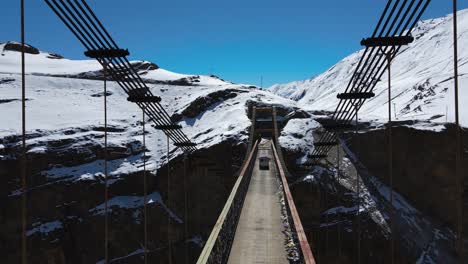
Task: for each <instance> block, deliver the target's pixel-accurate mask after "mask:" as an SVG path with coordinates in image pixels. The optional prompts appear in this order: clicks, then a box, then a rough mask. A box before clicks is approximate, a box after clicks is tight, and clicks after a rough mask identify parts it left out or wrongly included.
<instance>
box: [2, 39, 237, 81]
mask: <svg viewBox="0 0 468 264" xmlns="http://www.w3.org/2000/svg"><path fill="white" fill-rule="evenodd" d="M20 51H21V44H20V43H18V42H14V41H9V42H6V43H0V73H20V72H21V63H20V62H21V53H20ZM25 51H26V54H25V60H26V73H27V74H34V75H49V76H67V77H75V78H84V79H93V78H99V76H100V75H102V73H101V69H102V66H101V65H100V64H99V63H98V62H97V61H96V60H70V59H66V58H63V57H62V56H60V55H58V54H55V53H49V52H46V51H41V50H39V49H37V48H35V47H33V46H31V45H26V50H25ZM131 64H132V65H133V67H134V68H135V69H136V70H137V72H138V73H139V74H140V76H141V77H142V78H143V79H144V80H148V81H149V82H151V81H153V82H175V84H184V85H225V84H228V82H226V81H224V80H222V79H220V78H218V77H216V76H206V75H192V74H180V73H175V72H171V71H168V70H165V69H161V68H159V66H158V65H156V64H154V63H152V62H149V61H131Z"/></svg>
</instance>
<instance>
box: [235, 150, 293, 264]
mask: <svg viewBox="0 0 468 264" xmlns="http://www.w3.org/2000/svg"><path fill="white" fill-rule="evenodd" d="M260 157H268V158H270V169H269V170H260V169H259V158H260ZM276 174H277V170H276V167H275V163H274V157H273V154H272V151H271V143H270V141H267V142H262V144H261V145H260V146H259V150H258V153H257V157H256V159H255V167H254V169H253V172H252V179H251V182H250V185H249V188H248V191H247V196H246V198H245V201H244V206H243V208H242V212H241V216H240V219H239V223H238V226H237V230H236V235H235V237H234V243H233V245H232V249H231V254H230V256H229V261H228V263H229V264H237V263H242V264H249V263H269V264H275V263H288V260H287V258H286V250H285V249H284V239H285V237H284V235H283V233H282V232H281V231H282V230H283V223H282V220H281V207H280V204H279V197H278V194H277V192H278V190H279V186H278V176H277V175H276Z"/></svg>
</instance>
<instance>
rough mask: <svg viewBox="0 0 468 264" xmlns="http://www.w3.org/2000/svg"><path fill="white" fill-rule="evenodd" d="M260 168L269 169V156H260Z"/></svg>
mask: <svg viewBox="0 0 468 264" xmlns="http://www.w3.org/2000/svg"><path fill="white" fill-rule="evenodd" d="M258 164H259V166H260V170H269V169H270V158H268V157H260V162H259V163H258Z"/></svg>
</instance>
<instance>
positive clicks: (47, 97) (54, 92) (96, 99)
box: [0, 42, 297, 157]
mask: <svg viewBox="0 0 468 264" xmlns="http://www.w3.org/2000/svg"><path fill="white" fill-rule="evenodd" d="M19 49H20V44H18V43H15V42H7V43H2V44H0V113H2V115H1V124H0V138H4V137H7V136H12V135H16V134H20V131H21V101H20V98H21V78H20V75H19V73H20V71H21V67H20V52H18V50H19ZM27 52H28V53H27V54H26V73H27V75H26V96H27V100H28V102H27V115H26V125H27V131H28V133H34V132H37V131H41V133H40V134H41V137H42V140H45V141H47V140H48V138H47V137H48V136H51V137H54V138H57V137H68V136H67V135H65V134H62V132H64V131H67V130H69V129H78V128H85V127H94V126H99V125H101V124H102V122H103V120H102V119H103V105H102V98H101V97H102V91H103V90H102V89H103V84H102V81H101V80H99V78H100V77H101V76H102V73H101V71H100V70H101V66H100V65H99V64H98V63H97V62H96V61H93V60H69V59H66V58H63V57H62V56H60V55H57V54H53V53H49V52H44V51H40V50H38V49H36V48H34V47H32V46H28V49H27ZM131 63H132V64H133V65H134V66H135V68H136V69H137V70H138V72H139V74H140V75H141V76H142V78H143V79H144V80H145V81H146V82H147V83H148V85H149V87H150V89H151V90H152V92H153V93H154V94H155V95H158V96H160V97H161V98H162V105H163V106H165V108H166V110H167V111H168V113H169V115H171V116H172V117H173V119H175V121H177V122H178V123H179V124H180V125H182V126H183V130H184V132H185V133H186V134H187V135H188V137H189V138H192V139H193V141H194V142H196V143H198V144H199V147H200V148H206V147H209V146H212V145H213V144H217V143H219V142H220V141H223V140H226V139H228V138H235V140H236V141H238V142H242V141H246V140H247V137H248V133H247V132H248V127H249V126H250V120H249V118H248V116H247V107H246V105H247V104H248V102H250V101H256V102H259V103H262V102H263V103H265V104H277V105H282V106H283V107H290V108H294V107H295V105H296V102H295V101H293V100H289V99H285V98H283V97H280V96H277V95H274V94H272V93H270V92H269V91H263V90H260V89H256V88H255V87H253V86H249V85H244V84H233V83H230V82H227V81H224V80H222V79H220V78H218V77H216V76H204V75H187V74H179V73H174V72H170V71H167V70H164V69H161V68H159V67H158V66H157V65H156V64H154V63H150V62H147V61H133V62H131ZM108 92H109V93H110V94H111V95H110V96H109V99H108V107H109V108H108V109H109V122H110V124H111V125H114V126H116V127H125V128H128V130H127V133H123V134H122V135H121V137H112V138H110V140H111V142H112V141H113V140H114V141H115V144H117V145H119V144H120V145H121V144H123V142H128V141H129V140H130V138H133V139H134V140H137V139H136V138H135V137H139V136H138V134H139V133H137V132H138V131H139V129H141V128H139V127H138V126H136V124H137V122H138V121H140V119H141V111H140V109H139V108H138V107H137V106H136V105H135V104H132V103H129V102H127V100H126V98H127V95H126V94H125V92H124V91H123V90H122V89H121V88H120V87H119V86H118V85H117V84H116V83H114V82H109V84H108ZM296 123H297V122H296ZM295 125H297V124H295ZM150 129H151V128H150ZM60 131H62V132H60ZM150 132H151V133H150V134H149V140H150V142H151V140H154V141H157V142H159V143H160V144H162V145H159V144H157V145H154V147H151V149H155V150H161V151H162V150H163V149H164V144H165V142H164V140H161V139H162V138H164V137H163V134H161V133H162V132H160V131H156V130H154V131H150ZM129 134H130V135H133V136H131V137H130V138H129ZM152 137H154V139H153V138H152ZM156 139H158V140H156ZM295 147H296V146H295ZM151 154H152V155H153V156H156V157H158V156H160V155H162V154H163V153H162V152H161V153H151Z"/></svg>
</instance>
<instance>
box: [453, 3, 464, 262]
mask: <svg viewBox="0 0 468 264" xmlns="http://www.w3.org/2000/svg"><path fill="white" fill-rule="evenodd" d="M452 7H453V19H452V20H453V74H454V77H453V78H454V99H455V126H456V127H455V133H456V147H455V152H456V153H455V183H456V188H457V198H458V199H457V200H458V201H457V225H458V226H457V245H456V248H457V251H458V255H459V260H460V263H463V262H464V251H463V246H464V243H463V188H464V178H463V177H464V176H463V174H462V173H461V154H462V146H461V144H462V143H461V127H460V116H459V112H458V103H459V94H458V31H457V26H458V25H457V1H456V0H453V6H452Z"/></svg>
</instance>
